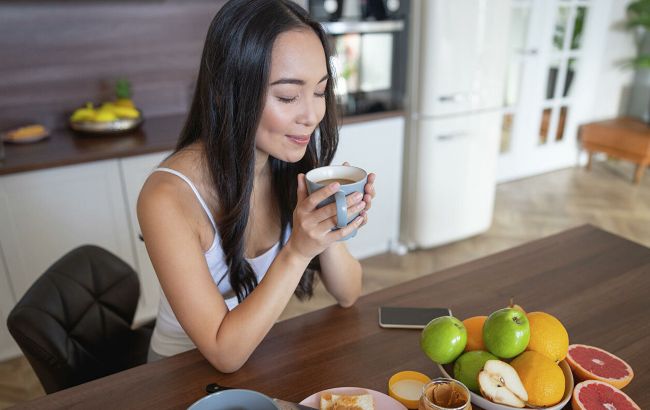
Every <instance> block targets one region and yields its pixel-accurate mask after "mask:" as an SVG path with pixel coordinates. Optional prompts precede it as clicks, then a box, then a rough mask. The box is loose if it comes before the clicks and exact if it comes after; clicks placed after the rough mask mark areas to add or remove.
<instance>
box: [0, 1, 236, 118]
mask: <svg viewBox="0 0 650 410" xmlns="http://www.w3.org/2000/svg"><path fill="white" fill-rule="evenodd" d="M224 2H225V0H212V1H207V0H203V1H201V0H192V1H181V0H167V1H144V0H142V1H128V2H127V1H40V2H36V1H20V2H18V1H13V2H1V3H0V130H3V129H7V128H9V127H13V126H16V125H20V124H24V123H28V122H40V123H43V124H45V125H47V126H49V127H54V126H60V125H63V124H64V123H65V121H66V117H67V114H69V113H70V112H71V111H72V110H73V109H75V108H77V107H78V106H80V105H82V104H83V103H84V102H86V101H93V102H100V101H102V100H105V99H109V98H113V96H114V91H113V87H114V83H115V80H116V79H117V78H120V77H125V78H127V79H129V80H130V81H131V83H132V85H133V92H134V99H135V101H136V104H137V105H138V106H139V107H140V108H141V109H142V111H143V112H144V114H145V115H146V116H156V115H163V114H172V113H180V112H184V111H185V110H186V109H187V108H188V103H189V101H190V98H191V95H192V91H193V85H194V80H195V78H196V74H197V70H198V64H199V60H200V56H201V51H202V48H203V42H204V39H205V35H206V33H207V29H208V26H209V24H210V21H211V20H212V18H213V17H214V15H215V14H216V12H217V10H218V9H219V8H220V7H221V5H222V4H223V3H224Z"/></svg>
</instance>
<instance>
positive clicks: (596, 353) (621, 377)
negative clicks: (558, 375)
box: [566, 345, 634, 389]
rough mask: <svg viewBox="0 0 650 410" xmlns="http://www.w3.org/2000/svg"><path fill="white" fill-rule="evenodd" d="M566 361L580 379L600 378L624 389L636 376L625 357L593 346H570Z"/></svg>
mask: <svg viewBox="0 0 650 410" xmlns="http://www.w3.org/2000/svg"><path fill="white" fill-rule="evenodd" d="M566 361H567V363H569V366H570V367H571V370H573V373H574V374H575V375H576V376H577V377H578V379H580V380H598V381H601V382H605V383H609V384H610V385H612V386H614V387H617V388H619V389H622V388H623V387H625V386H627V384H628V383H629V382H631V381H632V378H633V377H634V372H633V371H632V368H631V367H630V365H629V364H627V363H625V361H624V360H623V359H621V358H619V357H617V356H615V355H613V354H611V353H609V352H606V351H605V350H603V349H599V348H597V347H593V346H587V345H571V346H569V354H568V355H567V357H566Z"/></svg>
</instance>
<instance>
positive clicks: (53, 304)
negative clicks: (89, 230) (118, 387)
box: [7, 245, 153, 393]
mask: <svg viewBox="0 0 650 410" xmlns="http://www.w3.org/2000/svg"><path fill="white" fill-rule="evenodd" d="M139 295H140V283H139V281H138V276H137V274H136V273H135V271H134V270H133V269H132V268H131V267H130V266H129V265H127V264H126V263H125V262H124V261H123V260H121V259H120V258H118V257H117V256H115V255H113V254H112V253H110V252H108V251H106V250H104V249H102V248H99V247H97V246H92V245H86V246H81V247H79V248H76V249H74V250H72V251H71V252H69V253H68V254H66V255H65V256H63V257H62V258H61V259H59V260H58V261H57V262H56V263H54V265H52V266H51V267H50V268H49V269H48V270H47V271H46V272H45V273H44V274H43V275H41V277H40V278H39V279H38V280H37V281H36V282H34V284H33V285H32V286H31V287H30V288H29V290H27V293H25V295H24V296H23V297H22V298H21V299H20V301H19V302H18V304H16V306H15V307H14V308H13V309H12V311H11V312H10V314H9V317H8V318H7V327H8V328H9V332H10V333H11V335H12V336H13V338H14V339H15V340H16V342H17V343H18V345H19V346H20V348H21V349H22V351H23V353H24V354H25V356H26V357H27V359H28V360H29V363H30V364H31V365H32V367H33V368H34V371H35V372H36V375H37V376H38V378H39V380H40V381H41V384H42V385H43V388H44V389H45V391H46V392H47V393H53V392H56V391H58V390H62V389H65V388H68V387H72V386H75V385H78V384H81V383H85V382H87V381H90V380H93V379H96V378H99V377H103V376H107V375H109V374H112V373H116V372H118V371H121V370H125V369H128V368H130V367H133V366H137V365H139V364H142V363H145V362H146V360H147V352H148V348H149V339H150V338H151V332H152V330H153V322H149V323H148V324H146V325H145V326H142V327H140V328H138V329H135V330H134V329H132V328H131V327H132V322H133V315H134V314H135V309H136V306H137V304H138V297H139Z"/></svg>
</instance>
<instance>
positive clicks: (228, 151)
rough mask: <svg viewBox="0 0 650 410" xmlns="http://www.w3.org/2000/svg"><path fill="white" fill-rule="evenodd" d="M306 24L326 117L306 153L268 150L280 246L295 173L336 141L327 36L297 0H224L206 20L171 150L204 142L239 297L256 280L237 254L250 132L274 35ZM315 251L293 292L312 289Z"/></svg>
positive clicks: (327, 156)
mask: <svg viewBox="0 0 650 410" xmlns="http://www.w3.org/2000/svg"><path fill="white" fill-rule="evenodd" d="M300 29H303V30H304V29H307V30H313V31H314V33H316V35H317V36H318V37H319V39H320V41H321V44H322V45H323V49H324V50H325V57H326V62H327V64H326V65H327V74H328V77H329V79H328V81H327V86H326V89H325V105H326V110H325V116H324V118H323V120H322V121H321V123H320V124H319V127H318V130H319V134H320V139H319V140H318V141H317V138H314V137H315V136H314V135H312V138H311V140H310V142H309V145H308V146H307V152H306V153H305V156H304V157H303V158H302V159H301V160H300V161H298V162H296V163H288V162H284V161H281V160H279V159H277V158H273V157H272V156H269V161H270V168H271V172H272V184H273V191H274V195H275V199H276V201H277V205H278V206H277V208H278V209H279V213H280V227H281V229H280V238H279V239H280V244H281V245H282V244H283V237H284V232H285V229H286V227H287V226H291V225H292V224H293V218H292V215H293V210H294V208H295V207H296V202H297V197H296V189H297V176H298V174H299V173H306V172H307V171H309V170H311V169H313V168H315V167H319V166H323V165H329V164H330V163H331V161H332V158H333V157H334V153H335V152H336V147H337V145H338V129H337V120H336V100H335V96H334V88H333V87H334V84H333V81H334V76H333V75H332V71H331V68H330V64H329V62H330V55H331V52H330V50H329V46H328V40H327V35H326V34H325V32H324V31H323V29H322V27H321V25H320V24H319V23H317V22H316V21H314V20H312V19H311V18H310V17H309V15H308V14H307V13H306V11H305V10H303V9H302V8H301V7H300V6H298V5H297V4H295V3H293V2H292V1H288V0H231V1H230V2H228V3H226V4H225V5H224V6H223V7H222V8H221V9H220V10H219V12H218V13H217V15H216V16H215V18H214V19H213V20H212V23H211V24H210V28H209V30H208V34H207V37H206V40H205V46H204V48H203V56H202V57H201V66H200V69H199V75H198V79H197V83H196V90H195V92H194V99H193V101H192V106H191V109H190V112H189V115H188V117H187V120H186V123H185V127H184V129H183V131H182V133H181V136H180V139H179V141H178V145H177V146H176V151H175V152H178V151H179V150H181V149H183V148H184V147H187V146H188V145H190V144H192V143H193V142H196V141H202V142H203V144H204V146H205V153H206V154H205V162H206V165H207V167H208V169H209V172H210V177H211V179H212V183H213V187H214V190H215V195H216V199H217V203H218V206H219V209H218V214H219V218H218V219H217V221H218V222H217V227H218V230H219V232H218V234H219V235H220V237H221V246H222V248H223V251H224V255H225V258H226V264H227V266H228V275H229V279H230V284H231V286H232V288H233V290H234V291H235V293H236V294H237V299H238V300H239V301H240V302H241V301H242V300H243V299H244V298H245V297H246V296H247V295H248V294H250V292H252V291H253V289H255V287H256V286H257V278H256V276H255V273H254V272H253V269H252V268H251V266H250V265H249V264H248V262H247V261H246V259H245V258H244V249H245V230H246V225H247V224H248V218H249V214H250V198H251V193H252V190H253V178H254V169H255V133H256V131H257V127H258V125H259V122H260V118H261V116H262V111H263V108H264V104H265V101H266V92H267V87H268V82H269V73H270V70H271V50H272V48H273V43H274V42H275V39H276V38H277V37H278V35H279V34H281V33H283V32H286V31H290V30H300ZM318 269H320V267H319V263H318V257H316V258H315V259H314V260H312V262H311V263H310V264H309V266H308V267H307V269H306V270H305V272H304V273H303V275H302V278H301V279H300V283H299V284H298V287H297V288H296V290H295V294H296V296H298V298H300V299H304V298H306V297H311V296H312V294H313V283H314V273H315V271H316V270H318Z"/></svg>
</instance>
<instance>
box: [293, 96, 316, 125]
mask: <svg viewBox="0 0 650 410" xmlns="http://www.w3.org/2000/svg"><path fill="white" fill-rule="evenodd" d="M303 101H304V103H303V104H302V106H301V111H300V115H299V117H298V122H299V123H300V124H303V125H306V126H308V127H313V126H314V125H316V123H317V122H318V115H319V112H318V103H317V102H316V101H314V98H307V99H305V100H303Z"/></svg>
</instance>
